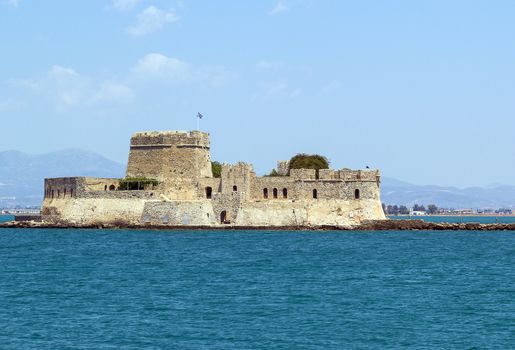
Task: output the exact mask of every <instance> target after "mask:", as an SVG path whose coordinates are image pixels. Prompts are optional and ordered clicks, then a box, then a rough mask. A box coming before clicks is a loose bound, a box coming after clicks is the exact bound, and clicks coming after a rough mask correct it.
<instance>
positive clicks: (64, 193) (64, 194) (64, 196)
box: [63, 188, 66, 198]
mask: <svg viewBox="0 0 515 350" xmlns="http://www.w3.org/2000/svg"><path fill="white" fill-rule="evenodd" d="M63 198H66V188H65V189H64V192H63Z"/></svg>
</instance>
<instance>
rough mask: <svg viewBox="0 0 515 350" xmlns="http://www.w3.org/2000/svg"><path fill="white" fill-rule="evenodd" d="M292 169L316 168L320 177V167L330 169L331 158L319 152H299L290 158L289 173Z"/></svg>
mask: <svg viewBox="0 0 515 350" xmlns="http://www.w3.org/2000/svg"><path fill="white" fill-rule="evenodd" d="M291 169H315V170H316V177H317V179H318V171H319V170H320V169H329V160H328V159H327V158H326V157H324V156H321V155H319V154H306V153H299V154H297V155H295V156H293V157H292V158H291V159H290V163H289V167H288V175H289V174H290V170H291Z"/></svg>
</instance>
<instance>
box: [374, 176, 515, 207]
mask: <svg viewBox="0 0 515 350" xmlns="http://www.w3.org/2000/svg"><path fill="white" fill-rule="evenodd" d="M381 200H382V201H383V203H386V204H392V205H394V204H402V205H407V206H413V204H423V205H428V204H435V205H436V206H438V207H440V208H454V209H465V208H472V209H478V208H483V209H484V208H494V209H497V208H511V209H515V186H503V185H498V186H492V187H488V188H487V187H468V188H463V189H460V188H457V187H444V186H435V185H425V186H421V185H414V184H411V183H408V182H404V181H400V180H397V179H393V178H389V177H383V178H382V184H381Z"/></svg>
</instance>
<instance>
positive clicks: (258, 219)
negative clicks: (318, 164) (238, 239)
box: [42, 131, 385, 227]
mask: <svg viewBox="0 0 515 350" xmlns="http://www.w3.org/2000/svg"><path fill="white" fill-rule="evenodd" d="M276 171H277V173H278V175H281V176H263V177H258V176H256V173H255V172H254V170H253V168H252V165H251V164H248V163H242V162H240V163H237V164H223V165H222V172H221V177H220V178H215V177H213V173H212V169H211V158H210V142H209V134H207V133H204V132H200V131H191V132H184V131H159V132H138V133H135V134H134V135H133V136H132V138H131V144H130V153H129V162H128V165H127V172H126V179H129V180H130V179H152V181H151V183H150V182H143V184H137V185H136V186H133V187H132V188H130V187H127V186H125V187H123V186H120V185H121V183H122V182H123V181H124V180H123V179H108V178H91V177H67V178H52V179H45V198H44V201H43V205H42V220H43V222H48V223H54V224H62V225H96V224H98V225H101V224H112V225H144V226H152V225H156V226H157V225H158V226H163V225H165V226H174V227H175V226H185V225H186V226H223V225H226V226H227V227H234V226H237V227H256V226H285V227H286V226H306V227H314V226H322V225H339V226H353V225H359V224H361V223H362V222H363V221H364V220H383V219H385V215H384V213H383V210H382V207H381V200H380V174H379V171H378V170H368V169H367V170H350V169H341V170H331V169H322V170H319V174H318V177H317V176H316V172H315V170H314V169H291V170H290V172H289V174H288V162H287V161H279V162H278V167H277V170H276ZM125 181H127V180H125Z"/></svg>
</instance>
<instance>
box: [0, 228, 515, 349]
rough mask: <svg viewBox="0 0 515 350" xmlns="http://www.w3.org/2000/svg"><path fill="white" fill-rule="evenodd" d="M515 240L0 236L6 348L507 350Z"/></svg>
mask: <svg viewBox="0 0 515 350" xmlns="http://www.w3.org/2000/svg"><path fill="white" fill-rule="evenodd" d="M514 347H515V234H514V233H513V232H507V231H505V232H500V231H499V232H475V231H453V232H423V231H420V232H415V231H412V232H406V231H404V232H400V231H388V232H386V231H385V232H352V231H347V232H345V231H343V232H342V231H341V232H298V231H297V232H286V231H281V232H273V231H270V232H267V231H130V230H58V229H0V348H1V349H397V348H409V349H487V348H488V349H508V348H514Z"/></svg>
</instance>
